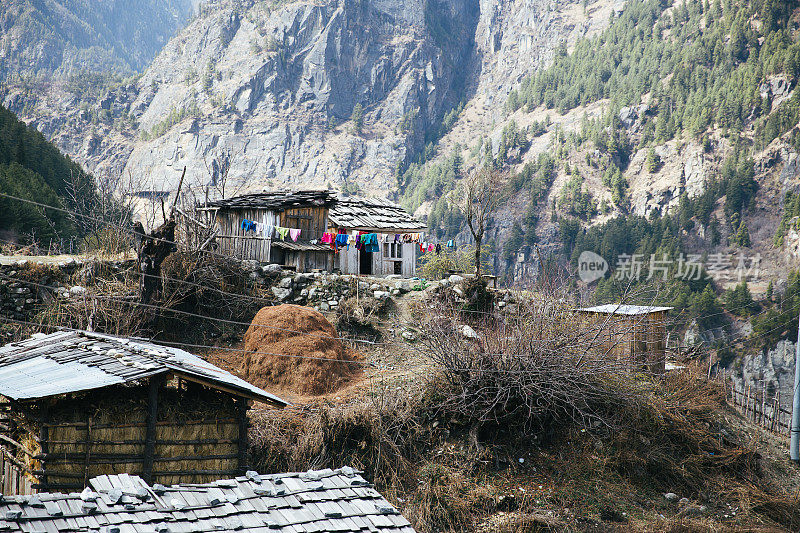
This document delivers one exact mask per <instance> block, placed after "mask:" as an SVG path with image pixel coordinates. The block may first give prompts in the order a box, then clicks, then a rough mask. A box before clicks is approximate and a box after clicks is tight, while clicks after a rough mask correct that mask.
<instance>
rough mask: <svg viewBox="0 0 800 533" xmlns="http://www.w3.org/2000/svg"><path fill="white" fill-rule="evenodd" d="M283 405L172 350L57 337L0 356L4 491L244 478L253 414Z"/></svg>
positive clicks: (96, 337) (9, 348)
mask: <svg viewBox="0 0 800 533" xmlns="http://www.w3.org/2000/svg"><path fill="white" fill-rule="evenodd" d="M252 401H259V402H264V403H266V404H269V405H272V406H276V407H283V406H285V405H287V402H285V401H284V400H282V399H280V398H278V397H277V396H274V395H272V394H270V393H268V392H266V391H264V390H261V389H259V388H258V387H255V386H253V385H251V384H249V383H247V382H246V381H244V380H242V379H239V378H237V377H235V376H233V375H232V374H230V373H229V372H226V371H225V370H222V369H221V368H218V367H216V366H214V365H212V364H211V363H208V362H206V361H204V360H203V359H201V358H199V357H197V356H195V355H192V354H190V353H188V352H185V351H183V350H179V349H177V348H170V347H166V346H159V345H156V344H153V343H150V342H144V341H139V340H132V339H126V338H119V337H111V336H108V335H101V334H97V333H88V332H76V331H61V332H56V333H52V334H49V335H43V334H37V335H34V336H33V337H32V338H30V339H28V340H25V341H22V342H15V343H11V344H8V345H6V346H3V347H2V348H0V465H2V492H3V494H14V493H18V494H29V493H34V492H39V491H71V490H80V489H82V488H84V487H85V486H86V485H87V484H88V482H89V480H90V479H91V478H93V477H96V476H100V475H108V474H120V473H133V474H137V475H140V476H141V477H142V478H143V479H145V480H147V481H148V482H151V483H155V482H157V483H161V484H165V485H166V484H172V483H201V482H207V481H211V480H215V479H219V478H221V477H226V476H228V477H229V476H232V475H237V474H240V473H243V472H244V471H245V470H246V469H247V462H248V461H247V447H248V444H247V409H248V407H249V404H250V402H252Z"/></svg>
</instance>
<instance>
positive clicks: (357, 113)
mask: <svg viewBox="0 0 800 533" xmlns="http://www.w3.org/2000/svg"><path fill="white" fill-rule="evenodd" d="M350 120H352V121H353V131H354V132H355V133H357V134H360V133H361V130H362V128H363V127H364V108H363V107H362V106H361V104H360V103H359V104H356V105H355V107H354V108H353V114H352V115H350Z"/></svg>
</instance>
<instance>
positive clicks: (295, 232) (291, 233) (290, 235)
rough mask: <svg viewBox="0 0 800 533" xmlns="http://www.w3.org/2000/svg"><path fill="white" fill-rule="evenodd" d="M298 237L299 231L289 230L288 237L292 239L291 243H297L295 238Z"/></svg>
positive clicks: (295, 229)
mask: <svg viewBox="0 0 800 533" xmlns="http://www.w3.org/2000/svg"><path fill="white" fill-rule="evenodd" d="M299 236H300V230H299V229H297V228H292V229H290V230H289V237H291V238H292V240H293V241H295V242H297V238H298V237H299Z"/></svg>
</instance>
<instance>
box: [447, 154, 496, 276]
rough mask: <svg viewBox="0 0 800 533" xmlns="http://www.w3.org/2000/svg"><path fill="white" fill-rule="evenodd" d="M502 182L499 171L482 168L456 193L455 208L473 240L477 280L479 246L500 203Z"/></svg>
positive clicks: (470, 176)
mask: <svg viewBox="0 0 800 533" xmlns="http://www.w3.org/2000/svg"><path fill="white" fill-rule="evenodd" d="M502 182H503V179H502V174H501V172H500V171H498V170H496V169H493V168H489V167H485V166H484V167H482V168H480V169H479V170H476V171H474V172H473V173H472V174H470V175H469V176H468V177H467V178H466V179H464V181H463V182H462V184H461V187H460V190H459V191H458V194H459V200H458V201H457V202H456V206H457V207H458V209H459V210H460V211H461V213H462V214H463V215H464V218H465V219H466V221H467V227H468V228H469V231H470V233H472V238H473V239H475V277H478V278H479V277H480V275H481V245H482V244H483V237H484V234H485V233H486V226H487V225H488V224H489V218H490V217H491V216H492V214H493V213H494V212H495V211H496V210H497V208H498V206H499V205H500V203H501V202H502V199H503V195H502Z"/></svg>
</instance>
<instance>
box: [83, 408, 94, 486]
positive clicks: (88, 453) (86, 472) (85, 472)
mask: <svg viewBox="0 0 800 533" xmlns="http://www.w3.org/2000/svg"><path fill="white" fill-rule="evenodd" d="M91 464H92V416H91V415H89V418H88V420H87V421H86V459H85V460H84V465H83V484H84V485H85V486H87V487H88V486H89V467H90V466H91Z"/></svg>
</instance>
